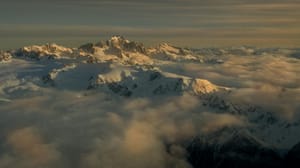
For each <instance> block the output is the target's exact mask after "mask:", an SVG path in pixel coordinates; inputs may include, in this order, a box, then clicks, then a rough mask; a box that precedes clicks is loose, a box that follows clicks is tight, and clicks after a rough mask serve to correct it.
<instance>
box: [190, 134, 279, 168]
mask: <svg viewBox="0 0 300 168" xmlns="http://www.w3.org/2000/svg"><path fill="white" fill-rule="evenodd" d="M187 151H188V153H189V157H188V160H189V162H190V163H191V164H192V165H193V167H194V168H202V167H205V168H219V167H220V168H234V167H241V168H257V167H259V168H260V167H261V168H280V167H283V164H284V161H283V159H282V158H280V156H279V155H278V154H277V153H276V152H275V151H274V150H273V149H272V148H270V147H267V146H265V145H263V144H261V143H260V142H259V141H257V140H256V139H254V138H252V137H249V136H245V135H241V134H234V135H233V136H232V137H230V138H229V139H228V140H226V141H225V142H222V143H220V142H219V140H217V141H215V140H210V139H201V138H197V139H195V140H194V141H193V142H192V143H191V144H190V145H189V146H188V147H187Z"/></svg>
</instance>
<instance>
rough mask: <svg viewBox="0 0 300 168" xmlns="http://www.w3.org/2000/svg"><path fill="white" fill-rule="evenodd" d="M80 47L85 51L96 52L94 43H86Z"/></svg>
mask: <svg viewBox="0 0 300 168" xmlns="http://www.w3.org/2000/svg"><path fill="white" fill-rule="evenodd" d="M78 49H80V50H82V51H84V52H88V53H92V54H93V53H95V48H94V44H93V43H87V44H84V45H82V46H80V47H79V48H78Z"/></svg>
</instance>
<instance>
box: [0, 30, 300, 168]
mask: <svg viewBox="0 0 300 168" xmlns="http://www.w3.org/2000/svg"><path fill="white" fill-rule="evenodd" d="M299 53H300V49H284V48H268V49H265V48H256V47H247V46H244V47H232V48H200V49H190V48H180V47H175V46H172V45H170V44H165V43H164V44H160V45H158V46H157V47H152V48H147V47H145V46H144V45H143V44H141V43H138V42H133V41H129V40H127V39H125V38H124V37H121V36H113V37H112V38H111V39H110V40H107V41H105V42H104V41H101V42H99V43H96V44H93V43H88V44H84V45H82V46H80V47H79V48H67V47H64V46H60V45H56V44H46V45H42V46H37V45H33V46H27V47H23V48H20V49H16V50H9V51H1V52H0V125H1V127H0V132H1V134H0V168H9V167H14V168H35V167H45V168H54V167H55V168H75V167H78V168H97V167H111V168H117V167H124V168H143V167H149V168H154V167H155V168H167V167H168V168H169V167H180V168H181V167H182V168H189V167H195V168H196V167H287V166H290V167H293V164H294V163H297V159H298V158H299V157H300V151H299V143H300V103H299V102H300V75H299V74H300V68H299V67H300V59H299V58H300V57H299V55H300V54H299ZM297 144H298V145H297ZM298 165H299V164H298Z"/></svg>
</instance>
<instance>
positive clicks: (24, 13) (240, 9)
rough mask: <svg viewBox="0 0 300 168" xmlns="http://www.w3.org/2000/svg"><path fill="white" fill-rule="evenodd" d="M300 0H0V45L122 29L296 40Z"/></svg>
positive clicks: (177, 39)
mask: <svg viewBox="0 0 300 168" xmlns="http://www.w3.org/2000/svg"><path fill="white" fill-rule="evenodd" d="M299 9H300V0H0V48H1V49H7V48H11V47H12V48H14V47H19V46H22V45H29V44H33V43H34V44H35V43H39V44H40V43H45V42H57V43H59V44H64V45H69V46H72V45H73V46H76V45H79V44H80V43H84V42H88V41H92V42H93V41H97V40H101V39H106V38H108V37H109V36H111V35H114V34H121V35H124V36H125V37H127V38H129V39H133V40H138V41H142V42H144V43H146V44H150V45H151V44H156V43H160V42H171V43H173V44H176V45H181V46H190V47H207V46H224V45H225V46H230V45H256V46H283V47H285V46H288V47H299V46H300V10H299Z"/></svg>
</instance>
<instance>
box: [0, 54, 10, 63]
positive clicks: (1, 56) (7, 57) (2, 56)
mask: <svg viewBox="0 0 300 168" xmlns="http://www.w3.org/2000/svg"><path fill="white" fill-rule="evenodd" d="M11 58H12V56H11V54H10V53H9V52H4V51H0V62H9V61H10V60H11Z"/></svg>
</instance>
